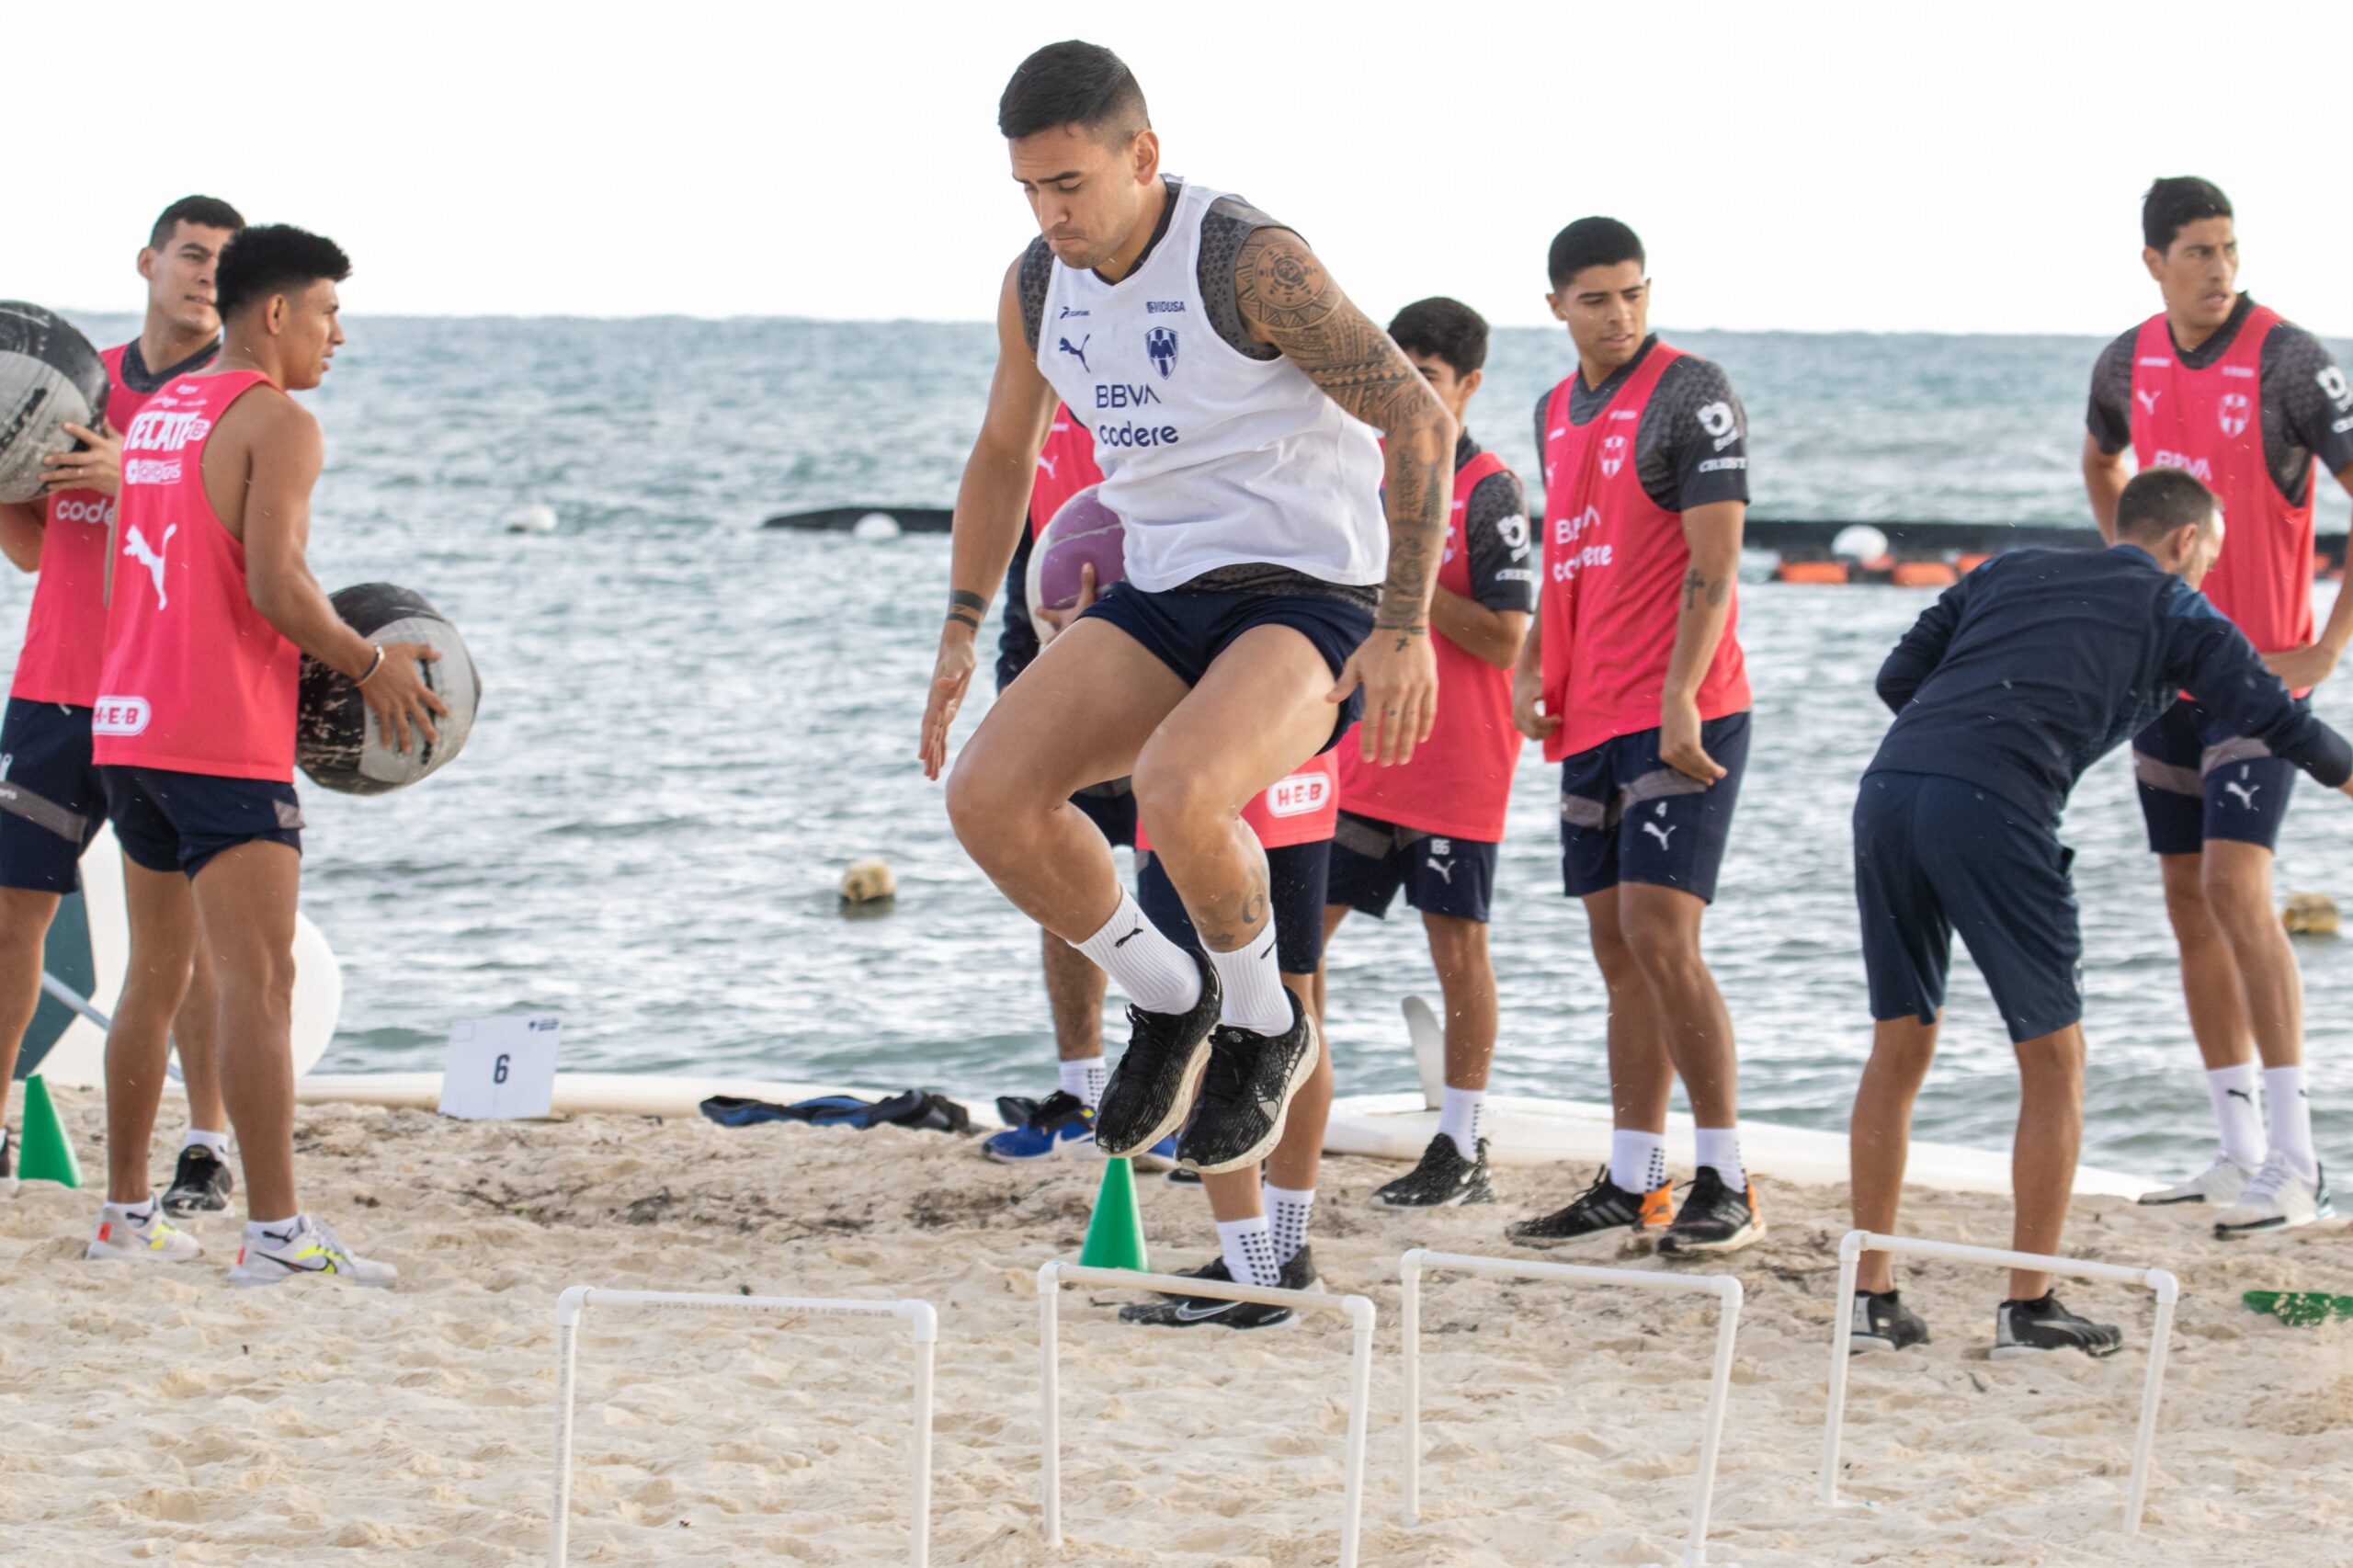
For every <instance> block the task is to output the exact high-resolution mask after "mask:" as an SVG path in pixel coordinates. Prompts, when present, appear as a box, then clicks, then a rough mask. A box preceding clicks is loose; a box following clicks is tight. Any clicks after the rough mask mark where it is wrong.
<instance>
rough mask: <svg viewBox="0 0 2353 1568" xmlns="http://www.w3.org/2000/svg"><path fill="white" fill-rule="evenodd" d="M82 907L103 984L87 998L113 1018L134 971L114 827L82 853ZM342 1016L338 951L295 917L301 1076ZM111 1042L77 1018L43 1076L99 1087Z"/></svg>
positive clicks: (46, 1060)
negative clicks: (125, 980) (126, 980)
mask: <svg viewBox="0 0 2353 1568" xmlns="http://www.w3.org/2000/svg"><path fill="white" fill-rule="evenodd" d="M82 903H83V908H84V911H85V915H86V917H87V919H88V921H89V926H90V958H91V960H92V963H93V965H94V966H95V968H96V969H97V983H96V984H95V985H93V986H92V987H91V988H90V989H91V994H90V996H89V997H88V998H87V999H88V1001H89V1002H90V1003H91V1004H92V1005H93V1006H96V1007H97V1009H98V1011H99V1012H101V1013H107V1014H111V1013H112V1012H113V1011H114V1005H115V1001H116V999H117V998H118V997H119V996H120V995H121V994H122V979H123V974H124V972H125V971H126V970H127V969H128V968H129V967H130V958H131V928H130V926H129V924H128V922H127V920H126V918H125V915H124V914H123V901H122V851H121V849H120V848H119V846H117V845H116V844H115V840H114V829H113V828H112V827H104V828H100V829H99V830H98V836H97V838H95V839H93V840H92V841H91V843H90V847H89V849H88V850H87V851H86V852H85V853H84V855H83V856H82ZM342 1013H343V969H342V966H341V965H339V964H337V963H336V962H335V949H332V948H330V947H328V946H327V939H326V937H324V936H322V935H321V934H320V932H319V928H318V927H317V926H313V925H312V924H311V921H310V917H309V916H308V915H296V916H295V917H294V1018H293V1023H294V1072H295V1074H296V1075H297V1076H299V1075H301V1074H304V1073H307V1072H309V1071H310V1070H311V1068H312V1066H313V1064H315V1063H316V1062H318V1060H319V1058H320V1057H321V1056H323V1055H324V1054H325V1053H326V1049H327V1041H328V1040H332V1039H334V1038H335V1020H336V1019H337V1018H338V1017H341V1016H342ZM106 1053H107V1037H106V1033H105V1031H104V1030H102V1029H100V1028H98V1026H97V1025H96V1024H94V1023H92V1022H90V1020H89V1019H87V1018H83V1017H76V1018H75V1019H74V1022H73V1023H72V1025H71V1026H69V1027H68V1028H66V1030H65V1032H64V1033H63V1034H62V1035H60V1036H59V1037H58V1040H57V1043H56V1044H55V1045H54V1046H52V1047H51V1049H50V1051H49V1054H48V1055H46V1056H44V1057H42V1058H41V1061H40V1068H39V1071H40V1075H41V1076H42V1077H44V1078H46V1079H48V1080H49V1081H50V1082H51V1083H52V1084H66V1085H74V1086H75V1087H79V1088H98V1087H102V1086H103V1085H105V1083H106Z"/></svg>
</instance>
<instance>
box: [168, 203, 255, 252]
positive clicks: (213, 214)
mask: <svg viewBox="0 0 2353 1568" xmlns="http://www.w3.org/2000/svg"><path fill="white" fill-rule="evenodd" d="M182 223H193V224H195V225H196V226H197V227H198V228H199V229H226V230H228V231H229V232H230V233H236V232H237V231H238V230H239V229H242V228H244V226H245V217H244V213H242V212H240V211H238V210H236V209H235V208H233V207H232V206H230V205H229V204H228V203H227V202H225V201H223V200H222V199H220V198H219V197H217V196H183V197H181V198H180V199H178V200H177V201H175V202H173V203H172V204H171V205H170V206H169V207H166V208H165V209H164V211H163V215H162V216H161V217H159V218H157V219H156V220H155V226H154V227H153V229H151V230H149V231H148V233H147V243H148V244H151V245H153V247H154V248H155V249H157V250H161V249H163V248H164V247H165V245H166V244H170V243H171V239H172V231H173V230H175V229H176V228H178V227H179V226H180V225H181V224H182Z"/></svg>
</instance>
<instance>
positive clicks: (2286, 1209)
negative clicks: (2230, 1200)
mask: <svg viewBox="0 0 2353 1568" xmlns="http://www.w3.org/2000/svg"><path fill="white" fill-rule="evenodd" d="M2314 1168H2315V1169H2318V1166H2317V1165H2315V1166H2314ZM2335 1217H2336V1205H2335V1204H2333V1203H2331V1202H2330V1201H2329V1197H2328V1173H2327V1172H2326V1171H2322V1172H2321V1173H2320V1176H2318V1178H2317V1179H2315V1180H2313V1181H2306V1180H2305V1179H2304V1178H2303V1176H2302V1175H2300V1174H2299V1173H2298V1172H2297V1171H2296V1169H2295V1167H2294V1166H2292V1165H2289V1164H2288V1157H2287V1156H2286V1155H2285V1154H2281V1153H2277V1152H2274V1153H2273V1154H2272V1156H2271V1157H2270V1158H2269V1159H2268V1160H2266V1161H2264V1162H2263V1168H2262V1169H2261V1170H2259V1171H2257V1172H2256V1173H2255V1176H2254V1178H2253V1179H2252V1180H2250V1181H2249V1182H2248V1183H2247V1184H2246V1190H2245V1192H2243V1193H2241V1194H2240V1195H2239V1200H2238V1201H2237V1202H2236V1203H2234V1204H2233V1205H2231V1207H2229V1208H2228V1209H2225V1210H2222V1212H2221V1213H2220V1214H2217V1215H2216V1216H2214V1234H2215V1235H2216V1236H2217V1237H2218V1238H2221V1239H2222V1240H2225V1241H2227V1240H2229V1239H2230V1238H2231V1237H2233V1236H2245V1235H2253V1234H2255V1233H2257V1232H2260V1231H2290V1230H2293V1229H2295V1228H2296V1227H2297V1226H2298V1225H2309V1224H2311V1223H2313V1221H2316V1220H2328V1219H2334V1218H2335Z"/></svg>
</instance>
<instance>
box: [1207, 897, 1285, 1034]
mask: <svg viewBox="0 0 2353 1568" xmlns="http://www.w3.org/2000/svg"><path fill="white" fill-rule="evenodd" d="M1210 967H1211V968H1212V969H1214V970H1216V971H1217V978H1218V983H1220V984H1221V985H1222V986H1224V987H1225V1010H1224V1012H1223V1014H1222V1016H1221V1017H1219V1019H1218V1021H1219V1022H1220V1023H1223V1024H1230V1025H1232V1026H1233V1028H1238V1029H1248V1030H1250V1031H1251V1032H1252V1033H1254V1034H1267V1035H1273V1034H1284V1033H1288V1032H1289V1031H1290V992H1288V991H1286V990H1284V989H1283V976H1282V971H1280V970H1279V969H1277V968H1276V967H1275V928H1274V926H1273V925H1272V924H1271V923H1269V924H1268V925H1267V928H1266V929H1265V930H1263V931H1261V932H1259V933H1258V934H1257V935H1256V936H1255V937H1251V938H1250V939H1249V940H1248V941H1246V942H1245V943H1243V944H1242V945H1241V946H1240V947H1238V948H1236V949H1233V951H1232V952H1230V953H1211V955H1210Z"/></svg>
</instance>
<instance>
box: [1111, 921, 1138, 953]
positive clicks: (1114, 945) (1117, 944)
mask: <svg viewBox="0 0 2353 1568" xmlns="http://www.w3.org/2000/svg"><path fill="white" fill-rule="evenodd" d="M1142 935H1143V927H1142V926H1137V927H1136V928H1135V929H1134V930H1132V931H1131V932H1129V933H1128V934H1127V935H1126V936H1124V937H1120V939H1119V940H1118V941H1116V942H1114V943H1112V944H1111V946H1112V948H1113V949H1120V948H1124V947H1126V946H1127V945H1128V944H1129V943H1130V942H1132V941H1134V940H1135V939H1136V938H1137V937H1141V936H1142Z"/></svg>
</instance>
